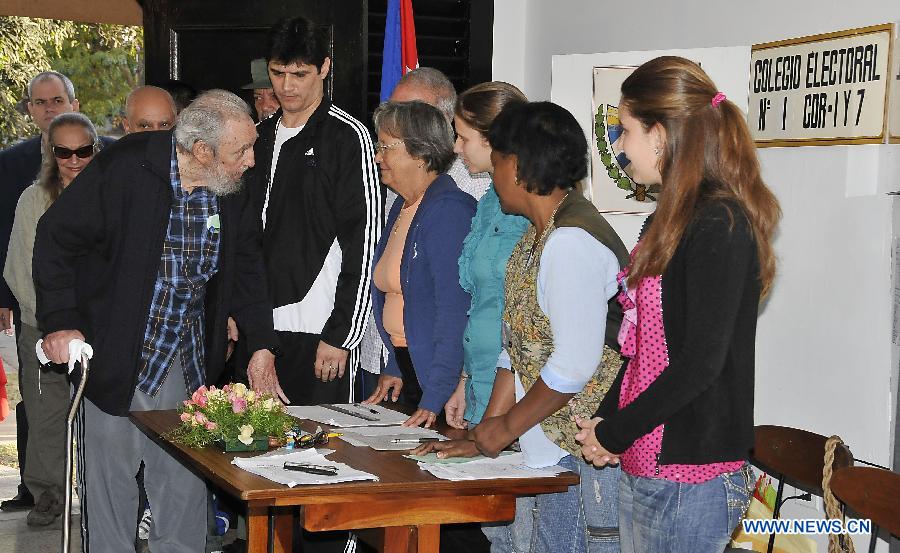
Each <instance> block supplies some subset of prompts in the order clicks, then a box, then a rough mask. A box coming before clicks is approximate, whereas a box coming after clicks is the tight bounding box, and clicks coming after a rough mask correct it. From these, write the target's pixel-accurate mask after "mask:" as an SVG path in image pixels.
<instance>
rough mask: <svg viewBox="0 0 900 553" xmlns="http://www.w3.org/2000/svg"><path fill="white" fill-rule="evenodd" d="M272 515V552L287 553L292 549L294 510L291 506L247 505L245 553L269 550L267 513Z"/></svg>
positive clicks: (263, 552) (260, 552) (266, 552)
mask: <svg viewBox="0 0 900 553" xmlns="http://www.w3.org/2000/svg"><path fill="white" fill-rule="evenodd" d="M270 512H271V514H272V515H273V518H274V521H273V522H274V525H273V526H274V528H273V532H272V540H273V542H274V543H273V548H272V551H273V552H274V553H289V552H290V551H291V550H292V547H291V545H292V540H293V532H294V510H293V508H291V507H287V508H285V507H274V508H272V509H271V511H270V509H269V507H267V506H261V507H254V506H248V507H247V553H268V552H269V514H270Z"/></svg>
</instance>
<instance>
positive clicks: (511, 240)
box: [444, 81, 528, 428]
mask: <svg viewBox="0 0 900 553" xmlns="http://www.w3.org/2000/svg"><path fill="white" fill-rule="evenodd" d="M527 101H528V99H527V98H526V97H525V95H524V94H522V92H521V91H520V90H519V89H518V88H516V87H514V86H513V85H511V84H508V83H504V82H496V81H495V82H489V83H482V84H478V85H475V86H473V87H472V88H470V89H468V90H466V91H465V92H463V93H462V94H460V96H459V98H458V100H457V102H456V116H455V126H456V134H457V138H456V145H455V147H454V149H453V151H455V152H456V153H457V155H459V156H460V158H461V159H462V160H463V162H464V163H465V164H466V168H467V169H468V170H469V172H470V173H473V174H475V173H483V172H486V171H487V172H491V173H493V167H492V166H491V146H490V144H488V141H487V133H488V129H489V128H490V126H491V123H492V122H493V121H494V117H496V116H497V114H498V113H500V110H502V109H503V107H504V106H506V105H507V104H509V103H512V102H527ZM527 227H528V220H527V219H525V218H524V217H522V216H519V215H507V214H505V213H503V212H502V211H501V210H500V200H499V199H498V198H497V193H496V192H495V191H494V186H493V184H492V185H491V186H490V188H488V190H487V192H486V193H485V195H484V196H483V197H482V198H481V200H480V201H479V202H478V211H477V212H476V213H475V217H474V218H473V219H472V229H471V230H470V231H469V235H468V236H467V237H466V240H465V242H464V243H463V250H462V254H461V255H460V257H459V283H460V285H461V286H462V288H463V290H465V291H466V292H468V293H469V294H471V295H472V305H471V307H470V309H469V320H468V323H467V324H466V330H465V332H464V333H463V373H462V376H461V378H460V382H459V385H458V386H457V387H456V391H455V392H454V393H453V395H452V396H451V397H450V400H449V401H447V404H446V405H445V406H444V410H445V413H446V416H447V423H448V424H450V425H451V426H454V427H456V428H466V426H467V425H468V424H471V425H474V424H478V423H479V422H480V421H481V418H482V417H483V416H484V411H485V408H486V407H487V404H488V400H489V399H490V398H491V389H492V388H493V386H494V376H495V375H496V373H497V357H498V356H499V355H500V328H501V323H500V317H501V315H502V313H503V280H504V278H505V274H506V262H507V260H508V259H509V255H510V253H512V249H513V247H514V246H515V245H516V243H517V242H518V241H519V239H520V238H521V237H522V234H524V232H525V229H526V228H527Z"/></svg>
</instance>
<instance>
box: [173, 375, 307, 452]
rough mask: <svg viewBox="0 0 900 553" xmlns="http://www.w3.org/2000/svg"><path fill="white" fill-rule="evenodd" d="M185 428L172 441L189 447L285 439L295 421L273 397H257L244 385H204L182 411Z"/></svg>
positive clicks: (180, 427) (175, 434) (175, 431)
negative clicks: (242, 438) (247, 439)
mask: <svg viewBox="0 0 900 553" xmlns="http://www.w3.org/2000/svg"><path fill="white" fill-rule="evenodd" d="M180 412H181V415H180V416H181V425H179V426H178V427H177V428H176V429H175V430H174V431H173V432H172V434H171V437H172V439H174V440H175V441H177V442H178V443H182V444H185V445H187V446H189V447H206V446H208V445H211V444H213V443H215V442H220V441H226V440H232V441H234V440H239V439H240V436H241V433H242V432H245V437H246V438H250V437H268V436H273V437H276V438H284V432H285V430H287V429H288V428H290V426H291V424H292V423H293V418H292V417H291V416H290V415H288V414H287V412H286V411H285V410H284V408H283V407H282V405H281V403H279V402H278V401H276V400H274V399H273V398H272V397H271V396H269V395H263V396H259V397H257V396H256V394H255V393H253V392H252V391H249V390H248V389H247V387H246V386H244V385H243V384H226V385H225V386H224V387H223V388H221V389H217V388H216V387H215V386H211V387H210V388H206V386H201V387H200V388H199V389H198V390H197V391H196V392H194V394H193V395H192V396H191V399H189V400H187V401H185V402H184V404H183V405H182V407H181V409H180Z"/></svg>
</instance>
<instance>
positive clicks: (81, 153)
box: [53, 144, 94, 159]
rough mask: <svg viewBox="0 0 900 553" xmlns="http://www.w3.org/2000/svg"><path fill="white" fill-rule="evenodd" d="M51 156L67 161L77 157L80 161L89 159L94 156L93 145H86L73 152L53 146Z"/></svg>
mask: <svg viewBox="0 0 900 553" xmlns="http://www.w3.org/2000/svg"><path fill="white" fill-rule="evenodd" d="M53 155H55V156H56V157H58V158H59V159H69V158H70V157H72V156H78V157H80V158H81V159H84V158H87V157H91V156H92V155H94V145H93V144H88V145H87V146H82V147H81V148H75V149H74V150H70V149H68V148H64V147H62V146H54V147H53Z"/></svg>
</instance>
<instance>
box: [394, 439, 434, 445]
mask: <svg viewBox="0 0 900 553" xmlns="http://www.w3.org/2000/svg"><path fill="white" fill-rule="evenodd" d="M439 441H441V439H440V438H394V439H393V440H391V443H392V444H424V443H428V442H439Z"/></svg>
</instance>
